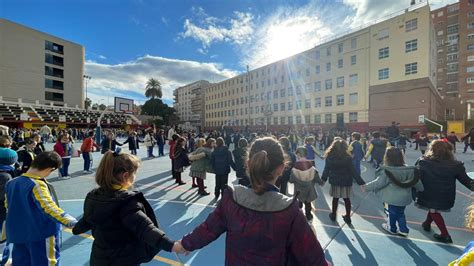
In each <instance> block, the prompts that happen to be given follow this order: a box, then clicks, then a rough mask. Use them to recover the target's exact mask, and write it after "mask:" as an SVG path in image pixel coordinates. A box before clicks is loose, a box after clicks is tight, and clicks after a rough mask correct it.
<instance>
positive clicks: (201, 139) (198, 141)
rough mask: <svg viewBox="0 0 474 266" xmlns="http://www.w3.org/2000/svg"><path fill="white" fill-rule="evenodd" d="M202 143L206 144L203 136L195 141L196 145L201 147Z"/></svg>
mask: <svg viewBox="0 0 474 266" xmlns="http://www.w3.org/2000/svg"><path fill="white" fill-rule="evenodd" d="M204 144H206V140H205V139H203V138H199V139H198V140H197V142H196V147H198V148H201V147H202V146H204Z"/></svg>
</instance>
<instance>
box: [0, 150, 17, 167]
mask: <svg viewBox="0 0 474 266" xmlns="http://www.w3.org/2000/svg"><path fill="white" fill-rule="evenodd" d="M17 161H18V155H17V154H16V152H15V151H14V150H12V149H10V148H0V165H13V164H15V163H16V162H17Z"/></svg>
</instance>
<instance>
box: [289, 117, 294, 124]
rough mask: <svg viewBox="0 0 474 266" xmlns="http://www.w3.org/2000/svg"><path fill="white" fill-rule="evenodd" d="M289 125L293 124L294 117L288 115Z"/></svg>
mask: <svg viewBox="0 0 474 266" xmlns="http://www.w3.org/2000/svg"><path fill="white" fill-rule="evenodd" d="M288 125H293V117H292V116H288Z"/></svg>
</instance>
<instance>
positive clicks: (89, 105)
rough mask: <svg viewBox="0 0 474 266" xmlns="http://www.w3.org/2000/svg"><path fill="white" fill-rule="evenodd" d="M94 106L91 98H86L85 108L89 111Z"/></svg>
mask: <svg viewBox="0 0 474 266" xmlns="http://www.w3.org/2000/svg"><path fill="white" fill-rule="evenodd" d="M91 105H92V100H91V99H89V98H86V100H85V101H84V107H85V108H86V110H88V109H89V108H90V107H91Z"/></svg>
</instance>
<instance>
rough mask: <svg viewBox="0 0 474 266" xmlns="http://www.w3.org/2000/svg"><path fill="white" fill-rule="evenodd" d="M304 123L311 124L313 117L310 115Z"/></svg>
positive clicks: (305, 117)
mask: <svg viewBox="0 0 474 266" xmlns="http://www.w3.org/2000/svg"><path fill="white" fill-rule="evenodd" d="M304 123H305V124H311V117H310V116H309V115H305V116H304Z"/></svg>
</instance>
